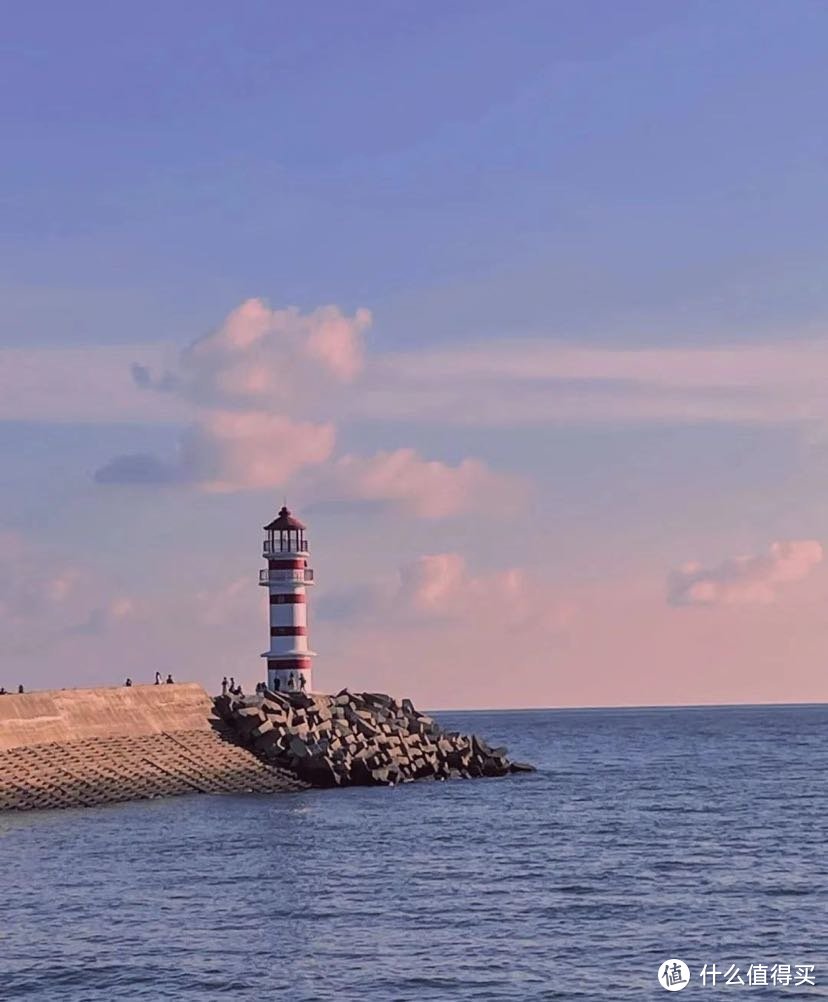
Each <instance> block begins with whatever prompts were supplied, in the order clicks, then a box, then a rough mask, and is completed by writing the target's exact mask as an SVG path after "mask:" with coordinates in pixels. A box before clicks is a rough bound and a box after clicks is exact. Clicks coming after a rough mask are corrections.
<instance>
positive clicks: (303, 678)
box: [299, 675, 307, 692]
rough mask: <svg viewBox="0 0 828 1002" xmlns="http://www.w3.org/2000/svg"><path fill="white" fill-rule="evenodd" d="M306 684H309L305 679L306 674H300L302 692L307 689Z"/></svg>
mask: <svg viewBox="0 0 828 1002" xmlns="http://www.w3.org/2000/svg"><path fill="white" fill-rule="evenodd" d="M306 685H307V682H306V681H305V676H304V675H300V676H299V688H300V689H301V690H302V692H304V691H305V686H306Z"/></svg>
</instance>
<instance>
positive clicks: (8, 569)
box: [0, 533, 135, 655]
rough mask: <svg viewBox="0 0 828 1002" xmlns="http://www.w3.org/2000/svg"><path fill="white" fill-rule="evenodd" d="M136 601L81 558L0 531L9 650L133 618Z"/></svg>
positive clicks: (2, 627) (0, 617)
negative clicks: (115, 590)
mask: <svg viewBox="0 0 828 1002" xmlns="http://www.w3.org/2000/svg"><path fill="white" fill-rule="evenodd" d="M134 612H135V602H134V601H133V599H132V598H131V597H129V596H127V595H123V594H118V593H117V592H115V593H114V594H113V587H112V584H111V582H109V581H107V580H104V579H102V578H101V577H100V576H99V575H98V574H96V573H95V572H94V571H93V570H92V569H91V568H90V567H89V566H87V565H86V564H84V563H81V562H79V561H73V560H67V559H62V558H61V557H60V556H57V555H56V554H55V553H54V552H53V551H52V549H51V547H50V548H49V550H48V552H46V551H43V550H42V549H41V548H39V547H37V546H36V545H34V544H33V543H32V542H31V541H30V540H29V539H27V538H26V537H24V536H22V535H18V534H15V533H2V534H0V633H2V636H3V645H4V646H3V649H4V653H5V654H6V655H9V654H17V653H20V652H27V651H37V650H42V649H44V648H45V647H47V646H49V645H50V644H55V643H62V638H64V637H67V636H69V635H71V634H75V633H81V632H87V633H91V632H97V633H99V632H102V631H103V630H104V629H105V628H107V627H109V626H110V625H113V624H115V623H118V622H123V621H124V620H127V619H129V618H130V617H131V616H132V615H133V614H134Z"/></svg>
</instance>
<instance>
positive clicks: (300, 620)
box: [259, 507, 315, 692]
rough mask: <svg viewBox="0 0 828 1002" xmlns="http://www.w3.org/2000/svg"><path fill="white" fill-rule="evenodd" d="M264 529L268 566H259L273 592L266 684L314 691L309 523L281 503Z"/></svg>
mask: <svg viewBox="0 0 828 1002" xmlns="http://www.w3.org/2000/svg"><path fill="white" fill-rule="evenodd" d="M264 530H265V533H266V536H265V540H264V548H263V553H262V555H263V557H264V558H265V559H266V560H267V567H266V568H265V569H264V570H261V571H260V572H259V584H260V585H264V586H266V587H267V590H268V594H269V596H270V649H269V650H267V651H265V652H264V654H262V657H263V658H267V685H268V688H269V689H272V690H273V691H274V692H291V691H297V690H299V691H307V692H310V691H312V688H313V686H312V681H311V659H312V658H313V657H315V654H314V652H313V651H311V650H308V613H307V609H308V606H307V596H306V594H305V587H306V585H312V584H313V571H312V570H311V569H310V568H309V567H308V542H307V539H306V537H305V526H304V524H303V523H302V522H300V521H299V519H298V518H294V517H293V515H291V513H290V512H289V511H288V509H287V507H283V508H282V509H281V511H280V512H279V514H278V516H277V517H276V518H275V519H274V520H273V521H272V522H271V523H270V524H269V525H266V526H265V527H264Z"/></svg>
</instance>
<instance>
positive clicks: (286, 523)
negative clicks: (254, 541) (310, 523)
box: [265, 505, 307, 532]
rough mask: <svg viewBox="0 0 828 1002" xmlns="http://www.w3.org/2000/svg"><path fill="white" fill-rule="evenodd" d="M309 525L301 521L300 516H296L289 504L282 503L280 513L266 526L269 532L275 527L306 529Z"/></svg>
mask: <svg viewBox="0 0 828 1002" xmlns="http://www.w3.org/2000/svg"><path fill="white" fill-rule="evenodd" d="M305 528H307V526H306V525H305V523H304V522H300V521H299V519H298V518H294V516H293V515H291V513H290V511H289V510H288V507H287V505H282V507H281V509H280V510H279V514H278V515H277V517H276V518H274V519H273V521H272V522H271V523H270V524H269V525H266V526H265V529H266V530H267V531H268V532H269V531H271V530H273V529H305Z"/></svg>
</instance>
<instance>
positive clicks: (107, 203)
mask: <svg viewBox="0 0 828 1002" xmlns="http://www.w3.org/2000/svg"><path fill="white" fill-rule="evenodd" d="M826 33H828V8H826V6H825V4H824V3H822V2H821V0H819V2H812V0H797V3H790V2H788V0H761V2H756V0H729V2H728V3H726V4H723V3H721V2H720V0H683V2H682V3H673V4H665V3H664V2H663V0H625V2H624V3H618V2H616V0H577V2H576V0H544V2H534V0H516V2H515V3H510V4H502V3H497V2H491V0H475V2H465V0H464V2H459V0H447V2H443V3H439V4H437V3H430V4H429V3H426V4H424V3H416V2H401V0H400V2H398V0H382V2H379V0H377V2H374V0H355V2H353V3H350V4H345V5H343V4H336V3H333V2H329V0H324V2H323V0H316V2H312V3H303V4H298V3H288V2H284V3H277V4H274V3H269V2H258V0H245V2H243V3H240V4H235V5H228V4H224V3H214V2H210V0H199V2H198V3H195V2H191V0H176V2H175V3H164V4H162V3H160V2H153V0H149V2H146V3H143V4H140V5H132V6H131V7H125V6H124V5H112V4H109V3H103V2H97V0H86V2H84V3H82V4H76V5H72V6H71V7H70V6H68V5H66V4H62V3H57V2H53V0H49V2H46V0H44V2H38V0H35V2H33V3H30V4H27V5H20V4H18V5H16V6H14V7H10V8H9V9H8V10H7V11H6V12H5V17H4V31H3V33H2V39H0V120H1V121H2V137H3V146H4V153H5V155H4V156H3V157H2V158H0V224H1V225H0V685H5V686H6V687H7V688H11V687H16V686H17V684H19V683H21V682H22V683H24V684H25V685H26V687H27V688H46V687H64V686H66V687H68V686H78V685H105V684H119V683H120V682H121V681H122V680H123V678H124V677H126V676H127V675H128V676H131V677H132V678H133V679H134V680H135V681H136V682H139V681H151V680H152V678H153V676H154V673H155V671H156V670H159V671H161V672H162V673H164V674H166V673H167V672H172V673H173V675H174V676H175V677H176V678H177V679H181V680H184V679H187V680H195V681H201V682H203V683H204V684H205V685H206V686H207V687H208V689H209V690H210V691H216V690H217V688H218V684H219V682H220V679H221V677H222V676H223V675H233V676H234V677H235V678H236V679H237V680H240V681H241V682H242V683H243V684H244V685H245V686H247V687H248V688H252V686H253V685H254V684H255V683H256V681H258V680H259V679H260V678H261V677H262V675H263V666H264V662H263V660H262V659H261V658H260V657H259V655H260V653H261V651H263V650H264V649H265V648H266V647H267V644H268V639H267V634H268V620H267V607H266V604H265V603H266V594H263V592H264V591H265V589H260V588H258V587H257V578H258V569H259V567H260V566H262V561H261V540H262V537H263V534H262V531H261V530H262V526H263V525H264V524H265V523H266V522H267V521H270V519H271V518H272V517H273V516H274V514H275V512H276V511H277V509H278V508H279V507H280V506H281V504H282V503H283V501H284V500H285V499H287V501H288V504H289V506H290V507H291V509H292V510H293V511H294V512H295V513H296V514H298V515H299V516H300V517H301V518H302V519H303V520H304V521H305V522H306V523H307V525H308V538H309V542H310V546H311V556H312V559H311V564H312V566H313V567H314V569H315V571H316V578H317V584H316V585H315V586H314V588H313V589H312V592H311V594H310V599H309V601H310V605H309V622H310V642H311V647H312V648H313V649H314V650H316V651H317V652H318V657H317V658H316V660H315V665H314V683H315V687H316V688H318V689H322V690H325V691H337V690H338V689H340V688H341V687H343V686H346V685H347V686H349V687H350V688H351V689H354V690H363V689H369V690H382V691H389V692H392V693H393V694H395V695H397V696H400V697H402V696H409V697H411V698H413V699H414V700H415V701H416V702H417V703H419V704H422V705H425V706H430V707H434V708H448V707H469V708H474V707H524V706H625V705H663V704H671V705H676V704H679V705H687V704H710V703H713V704H716V703H760V702H810V701H824V700H826V699H828V617H826V615H825V607H826V602H828V566H826V563H827V562H826V561H825V560H824V552H823V547H824V545H825V540H826V537H828V510H826V505H825V501H824V499H825V496H826V491H828V325H827V324H826V320H828V239H826V233H828V199H826V195H825V192H826V191H827V190H828V183H827V182H828V131H826V129H825V127H824V96H825V92H826V87H827V86H828V65H826V62H825V58H824V39H825V37H826Z"/></svg>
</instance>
